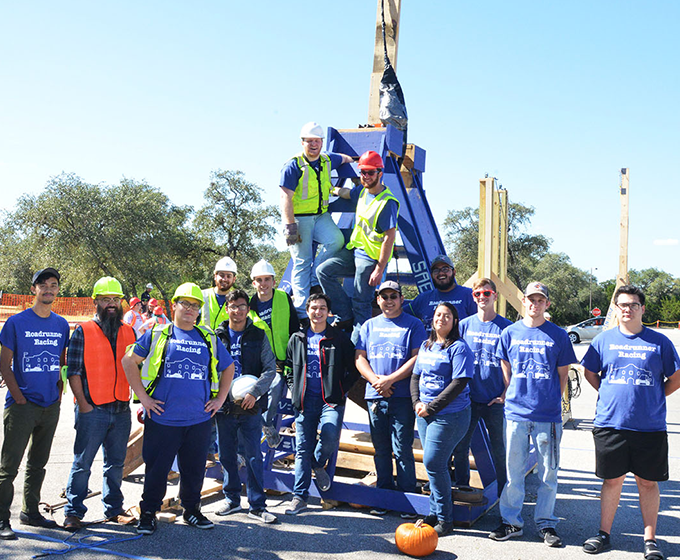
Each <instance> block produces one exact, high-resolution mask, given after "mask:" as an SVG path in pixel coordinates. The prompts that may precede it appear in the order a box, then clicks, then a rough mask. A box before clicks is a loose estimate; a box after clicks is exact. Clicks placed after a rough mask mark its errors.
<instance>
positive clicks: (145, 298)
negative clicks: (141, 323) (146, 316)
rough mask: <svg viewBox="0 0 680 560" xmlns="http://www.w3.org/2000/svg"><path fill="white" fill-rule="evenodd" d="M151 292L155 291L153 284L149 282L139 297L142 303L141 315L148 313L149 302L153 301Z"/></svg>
mask: <svg viewBox="0 0 680 560" xmlns="http://www.w3.org/2000/svg"><path fill="white" fill-rule="evenodd" d="M151 290H153V284H152V283H151V282H149V283H148V284H147V285H146V287H145V288H144V291H143V292H142V293H141V295H140V296H139V299H140V301H141V302H142V311H141V313H146V306H147V304H148V303H149V300H150V299H151Z"/></svg>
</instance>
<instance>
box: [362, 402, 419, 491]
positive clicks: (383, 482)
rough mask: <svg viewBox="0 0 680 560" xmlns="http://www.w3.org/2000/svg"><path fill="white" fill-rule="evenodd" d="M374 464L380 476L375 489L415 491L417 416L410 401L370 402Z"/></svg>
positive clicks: (369, 414)
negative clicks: (393, 466) (414, 439)
mask: <svg viewBox="0 0 680 560" xmlns="http://www.w3.org/2000/svg"><path fill="white" fill-rule="evenodd" d="M367 404H368V419H369V421H370V426H371V440H372V441H373V447H374V449H375V455H374V457H373V460H374V461H375V471H376V474H377V475H378V480H377V482H376V486H377V487H378V488H386V489H387V490H400V491H402V492H415V491H416V462H415V459H414V458H413V433H414V424H415V419H416V414H415V412H413V405H412V404H411V398H410V397H391V398H389V399H375V400H370V401H367ZM392 453H394V459H395V460H396V463H397V485H396V486H395V485H394V477H393V476H392Z"/></svg>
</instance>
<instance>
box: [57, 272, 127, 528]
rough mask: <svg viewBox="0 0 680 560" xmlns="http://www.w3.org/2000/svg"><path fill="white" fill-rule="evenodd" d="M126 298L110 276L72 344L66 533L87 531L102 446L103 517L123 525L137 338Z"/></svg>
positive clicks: (102, 282) (98, 287)
mask: <svg viewBox="0 0 680 560" xmlns="http://www.w3.org/2000/svg"><path fill="white" fill-rule="evenodd" d="M122 297H123V289H122V287H121V285H120V282H118V280H116V279H115V278H112V277H110V276H105V277H104V278H100V279H99V280H98V281H97V283H96V284H95V285H94V290H93V292H92V299H93V300H94V303H95V305H96V308H97V311H96V315H95V318H94V319H93V320H92V321H87V322H85V323H83V324H81V325H80V326H78V327H76V329H75V331H73V335H72V336H71V340H70V342H69V350H68V354H67V357H66V365H67V368H68V382H69V385H70V387H71V391H72V392H73V395H74V396H75V399H76V411H75V427H76V437H75V441H74V444H73V455H74V457H73V466H72V467H71V474H70V475H69V478H68V484H67V486H66V499H67V500H68V503H67V504H66V506H65V508H64V515H65V516H66V519H65V520H64V528H65V529H66V530H68V531H77V530H78V529H80V528H81V527H82V519H83V517H85V513H86V512H87V507H86V506H85V504H84V500H85V498H86V497H87V494H88V482H89V479H90V469H91V467H92V462H93V461H94V458H95V455H97V452H98V451H99V448H100V447H102V446H103V447H104V483H103V487H102V502H103V504H104V515H105V516H106V517H107V518H108V519H110V520H112V521H118V520H119V516H120V515H122V514H123V513H124V511H125V510H124V508H123V493H122V492H121V488H120V487H121V483H122V481H123V463H124V462H125V455H126V453H127V442H128V438H129V436H130V425H131V417H130V385H129V384H128V381H127V378H126V376H125V372H124V371H123V366H122V365H121V359H122V358H123V356H124V355H125V351H126V349H127V348H128V346H130V345H132V344H134V343H135V340H136V338H137V337H136V336H135V332H134V330H133V329H132V327H131V326H130V325H127V324H125V323H124V322H123V309H122V308H121V305H120V301H121V298H122ZM120 521H123V520H122V519H120Z"/></svg>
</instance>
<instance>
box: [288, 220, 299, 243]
mask: <svg viewBox="0 0 680 560" xmlns="http://www.w3.org/2000/svg"><path fill="white" fill-rule="evenodd" d="M283 235H285V237H286V245H295V244H296V243H300V242H301V241H302V238H301V237H300V234H299V233H298V225H297V222H293V223H292V224H285V225H284V226H283Z"/></svg>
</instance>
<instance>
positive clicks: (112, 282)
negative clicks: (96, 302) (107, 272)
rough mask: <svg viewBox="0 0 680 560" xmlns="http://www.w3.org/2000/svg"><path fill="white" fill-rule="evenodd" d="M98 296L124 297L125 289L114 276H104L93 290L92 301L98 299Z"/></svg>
mask: <svg viewBox="0 0 680 560" xmlns="http://www.w3.org/2000/svg"><path fill="white" fill-rule="evenodd" d="M97 296H119V297H123V287H122V286H121V285H120V282H118V280H116V279H115V278H114V277H113V276H104V277H103V278H100V279H99V280H97V282H96V283H95V285H94V289H93V290H92V299H97Z"/></svg>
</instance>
